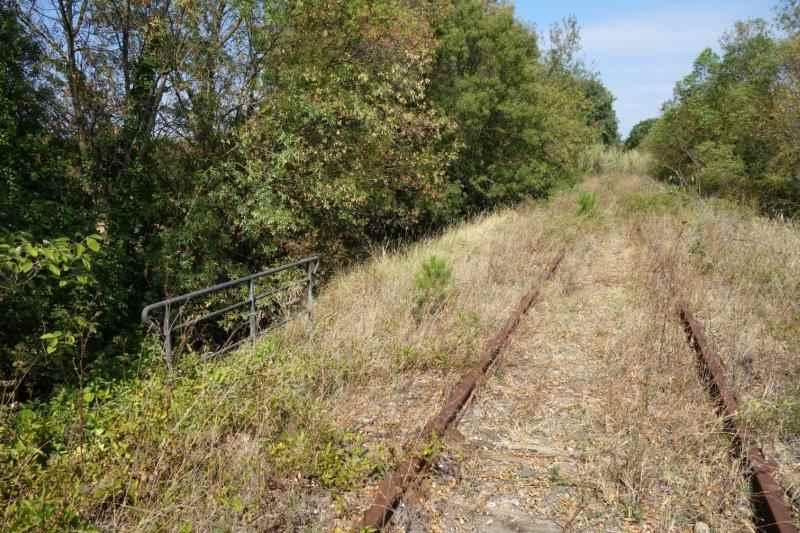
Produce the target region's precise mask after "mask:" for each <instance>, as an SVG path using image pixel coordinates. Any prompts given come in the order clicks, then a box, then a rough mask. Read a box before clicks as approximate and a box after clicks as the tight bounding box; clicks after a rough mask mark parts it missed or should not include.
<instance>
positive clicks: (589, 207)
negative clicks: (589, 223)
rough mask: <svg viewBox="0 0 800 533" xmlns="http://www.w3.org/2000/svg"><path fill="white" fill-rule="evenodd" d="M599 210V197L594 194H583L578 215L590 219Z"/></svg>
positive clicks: (579, 201)
mask: <svg viewBox="0 0 800 533" xmlns="http://www.w3.org/2000/svg"><path fill="white" fill-rule="evenodd" d="M595 209H597V195H596V194H595V193H593V192H582V193H581V195H580V197H579V198H578V214H579V215H582V216H585V217H589V216H592V215H593V214H594V212H595Z"/></svg>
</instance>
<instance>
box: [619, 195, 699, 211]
mask: <svg viewBox="0 0 800 533" xmlns="http://www.w3.org/2000/svg"><path fill="white" fill-rule="evenodd" d="M687 201H688V196H687V195H686V194H685V193H682V192H679V191H676V190H670V191H666V192H656V193H640V192H634V193H631V194H626V195H625V196H623V197H622V198H621V199H620V205H621V207H622V210H623V212H624V213H626V214H636V213H652V214H665V213H676V212H677V211H678V210H679V209H680V208H681V207H683V206H684V205H686V203H687Z"/></svg>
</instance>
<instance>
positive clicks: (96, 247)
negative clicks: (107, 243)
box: [86, 237, 100, 252]
mask: <svg viewBox="0 0 800 533" xmlns="http://www.w3.org/2000/svg"><path fill="white" fill-rule="evenodd" d="M86 246H88V247H89V249H90V250H92V251H93V252H99V251H100V243H99V242H97V241H96V240H94V239H93V238H92V237H86Z"/></svg>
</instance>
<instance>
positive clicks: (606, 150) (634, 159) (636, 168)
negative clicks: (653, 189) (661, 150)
mask: <svg viewBox="0 0 800 533" xmlns="http://www.w3.org/2000/svg"><path fill="white" fill-rule="evenodd" d="M651 167H652V158H651V156H650V155H649V154H648V153H647V152H644V151H641V150H624V149H623V148H621V147H619V146H605V145H602V144H595V145H593V146H591V147H589V148H588V149H587V150H586V151H585V152H583V154H581V158H580V160H579V168H580V169H581V171H582V172H583V173H585V174H587V175H590V176H599V175H611V174H616V175H632V176H646V175H647V174H649V173H650V169H651Z"/></svg>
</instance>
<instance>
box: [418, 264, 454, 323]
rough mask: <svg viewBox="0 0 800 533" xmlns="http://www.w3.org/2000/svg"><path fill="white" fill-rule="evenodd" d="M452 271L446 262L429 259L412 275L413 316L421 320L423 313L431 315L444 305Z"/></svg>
mask: <svg viewBox="0 0 800 533" xmlns="http://www.w3.org/2000/svg"><path fill="white" fill-rule="evenodd" d="M452 278H453V269H452V268H450V266H449V265H448V264H447V261H445V260H444V259H440V258H438V257H436V256H435V255H434V256H431V257H429V258H428V259H427V260H426V261H425V262H424V263H422V266H421V267H420V269H419V270H418V271H417V273H416V274H415V275H414V289H415V290H416V293H417V295H416V298H415V300H414V311H413V312H414V316H415V317H416V319H417V320H418V321H420V320H422V318H423V316H424V314H425V313H433V312H436V311H437V310H438V308H439V307H441V306H442V304H444V301H445V299H446V298H447V292H448V290H449V289H450V286H451V284H452V281H453V279H452Z"/></svg>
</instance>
